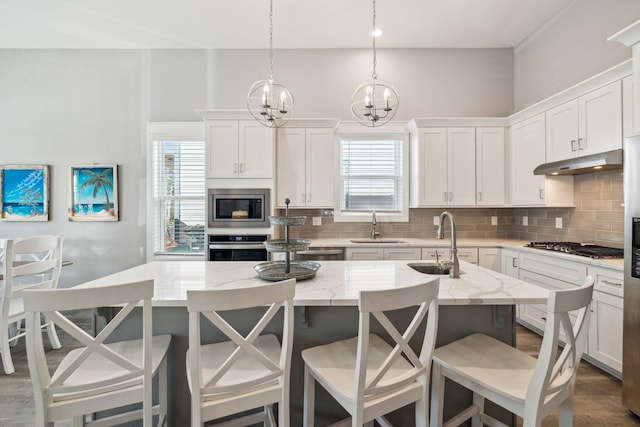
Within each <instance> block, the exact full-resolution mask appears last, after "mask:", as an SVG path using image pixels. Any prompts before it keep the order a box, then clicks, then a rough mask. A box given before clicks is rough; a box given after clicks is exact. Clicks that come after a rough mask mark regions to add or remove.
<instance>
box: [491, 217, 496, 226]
mask: <svg viewBox="0 0 640 427" xmlns="http://www.w3.org/2000/svg"><path fill="white" fill-rule="evenodd" d="M491 225H498V217H497V216H492V217H491Z"/></svg>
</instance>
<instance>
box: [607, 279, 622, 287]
mask: <svg viewBox="0 0 640 427" xmlns="http://www.w3.org/2000/svg"><path fill="white" fill-rule="evenodd" d="M602 283H605V284H607V285H611V286H617V287H618V288H621V287H622V283H616V282H610V281H609V280H602Z"/></svg>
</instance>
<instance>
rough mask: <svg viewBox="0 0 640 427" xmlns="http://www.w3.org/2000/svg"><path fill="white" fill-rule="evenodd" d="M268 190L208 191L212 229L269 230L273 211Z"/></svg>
mask: <svg viewBox="0 0 640 427" xmlns="http://www.w3.org/2000/svg"><path fill="white" fill-rule="evenodd" d="M269 196H270V190H269V189H268V188H258V189H253V188H234V189H228V188H210V189H208V190H207V202H208V204H209V206H208V207H209V221H208V222H209V227H210V228H222V227H230V228H236V227H237V228H245V227H255V228H258V227H262V228H268V227H269V226H270V223H269V210H270V209H271V201H270V197H269Z"/></svg>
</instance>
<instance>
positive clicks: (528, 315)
mask: <svg viewBox="0 0 640 427" xmlns="http://www.w3.org/2000/svg"><path fill="white" fill-rule="evenodd" d="M520 280H523V281H525V282H527V283H533V284H534V285H538V286H541V287H543V288H547V289H549V290H550V291H555V290H559V289H572V288H575V287H576V286H575V285H573V284H571V283H567V282H563V281H562V280H558V279H555V278H553V277H549V276H544V275H542V274H538V273H533V272H531V271H527V270H523V269H522V268H520ZM519 319H520V320H521V321H522V322H525V323H526V325H525V326H533V328H534V330H536V332H538V333H540V332H542V331H544V328H545V325H546V322H547V306H546V305H545V304H520V309H519ZM572 321H573V318H572ZM560 340H562V341H565V335H564V333H561V334H560ZM585 351H586V349H585Z"/></svg>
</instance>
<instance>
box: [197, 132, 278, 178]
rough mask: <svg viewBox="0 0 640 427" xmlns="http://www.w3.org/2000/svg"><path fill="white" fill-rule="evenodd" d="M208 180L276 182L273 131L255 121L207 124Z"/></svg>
mask: <svg viewBox="0 0 640 427" xmlns="http://www.w3.org/2000/svg"><path fill="white" fill-rule="evenodd" d="M206 140H207V149H206V153H207V157H206V177H207V178H272V177H273V130H272V129H270V128H267V127H264V126H262V125H260V124H259V123H257V122H255V121H244V120H213V121H208V122H207V124H206Z"/></svg>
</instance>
